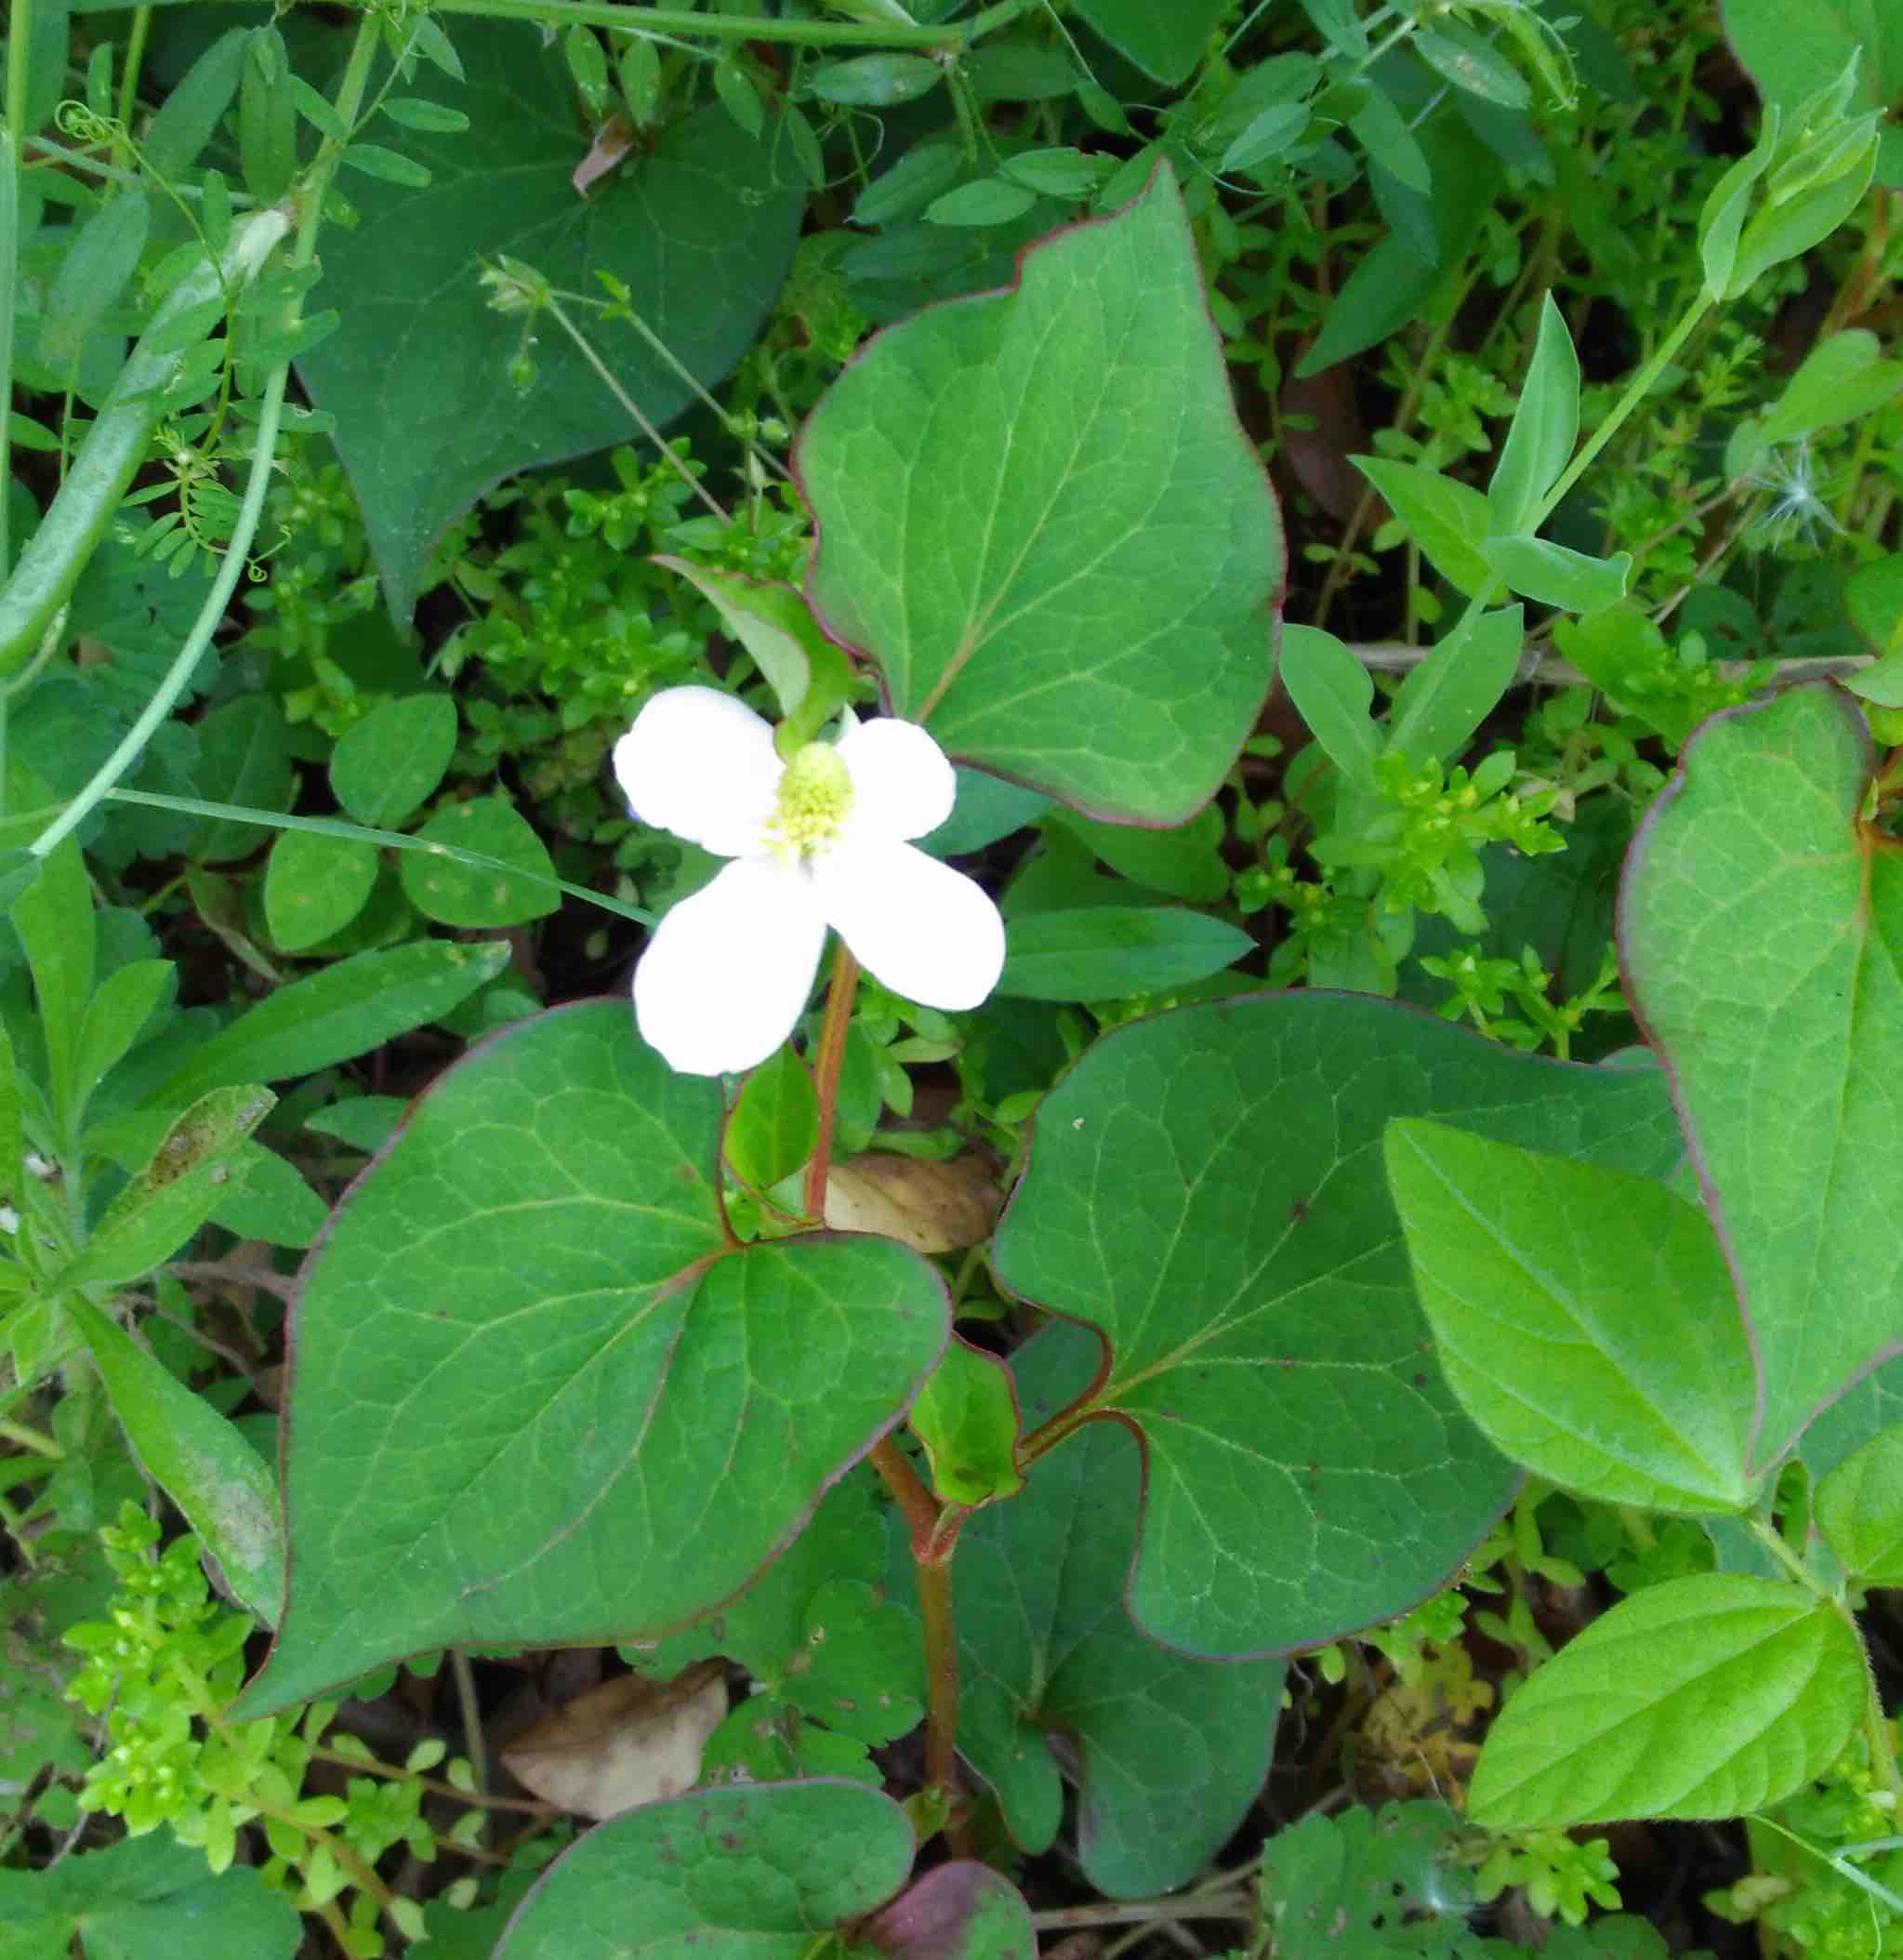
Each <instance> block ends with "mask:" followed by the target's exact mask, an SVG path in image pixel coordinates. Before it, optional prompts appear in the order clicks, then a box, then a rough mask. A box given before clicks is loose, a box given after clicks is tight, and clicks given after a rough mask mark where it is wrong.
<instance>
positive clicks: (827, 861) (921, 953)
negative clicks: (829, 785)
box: [813, 842, 1004, 1013]
mask: <svg viewBox="0 0 1903 1960" xmlns="http://www.w3.org/2000/svg"><path fill="white" fill-rule="evenodd" d="M813 885H814V888H815V889H816V890H817V892H818V894H819V898H820V903H821V905H822V907H824V908H825V912H826V921H827V923H828V924H830V925H831V926H832V927H833V928H834V929H835V930H836V931H837V932H838V934H839V937H840V938H841V939H843V940H844V941H845V942H846V944H847V946H848V947H851V949H852V957H853V958H854V959H855V960H858V962H859V963H860V965H861V966H863V967H864V968H865V969H866V972H867V973H870V974H871V975H872V976H873V978H874V979H876V980H878V981H879V983H880V984H881V985H882V986H885V987H891V988H892V992H893V993H895V994H903V995H904V996H905V999H906V1000H918V1001H921V1002H923V1004H924V1005H925V1006H927V1007H936V1008H942V1009H944V1010H945V1012H947V1013H955V1012H957V1011H958V1009H960V1008H966V1007H976V1006H977V1005H978V1003H979V1002H980V1001H981V1000H984V999H985V996H986V995H987V994H989V993H990V991H991V989H992V988H993V987H996V986H997V985H998V973H1000V972H1001V971H1002V969H1003V966H1004V920H1002V919H1001V918H999V917H998V907H996V906H995V905H993V904H992V902H991V900H990V898H989V897H988V896H987V895H986V894H985V888H984V887H983V886H982V885H980V884H978V883H976V882H974V881H972V880H971V879H969V878H967V877H966V876H965V874H964V873H963V872H962V871H955V870H953V869H952V867H950V866H949V865H942V864H940V863H939V861H938V860H937V859H936V858H935V857H928V856H927V855H926V854H925V853H924V852H923V851H920V850H918V849H917V848H916V847H915V846H913V845H911V844H906V843H898V842H889V843H854V844H851V845H845V846H842V847H841V848H840V849H839V850H838V851H835V852H834V853H833V854H831V855H830V856H829V857H824V858H821V859H819V860H818V861H817V862H816V863H815V864H814V866H813Z"/></svg>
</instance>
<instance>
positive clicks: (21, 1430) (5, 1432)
mask: <svg viewBox="0 0 1903 1960" xmlns="http://www.w3.org/2000/svg"><path fill="white" fill-rule="evenodd" d="M0 1441H6V1442H9V1443H18V1444H19V1445H20V1448H21V1449H22V1450H32V1451H33V1453H34V1455H36V1456H50V1457H53V1458H55V1459H56V1460H57V1459H62V1458H64V1456H65V1454H66V1452H65V1450H62V1449H60V1447H59V1444H58V1443H56V1442H55V1441H54V1440H53V1438H52V1437H49V1436H42V1435H41V1434H40V1432H39V1431H38V1430H37V1429H29V1428H28V1427H27V1425H26V1424H24V1423H15V1422H11V1421H7V1420H4V1419H0Z"/></svg>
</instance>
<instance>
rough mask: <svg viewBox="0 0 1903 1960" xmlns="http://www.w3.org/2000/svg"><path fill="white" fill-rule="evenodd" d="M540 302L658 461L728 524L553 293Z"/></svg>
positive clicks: (719, 509)
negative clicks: (626, 414) (645, 440)
mask: <svg viewBox="0 0 1903 1960" xmlns="http://www.w3.org/2000/svg"><path fill="white" fill-rule="evenodd" d="M542 303H543V305H544V306H545V307H547V308H548V311H549V312H550V313H551V314H553V315H554V318H555V324H556V325H558V326H559V327H560V328H561V329H562V332H563V333H564V334H566V335H567V336H568V338H570V339H571V340H573V341H574V342H575V346H576V347H578V348H579V349H580V350H581V357H582V359H583V360H584V361H586V362H587V363H588V365H589V366H590V367H592V368H593V369H594V371H595V374H596V376H597V377H599V379H600V381H601V386H602V387H603V388H605V389H606V390H607V391H608V392H609V393H610V394H611V395H613V396H614V397H615V400H616V401H617V402H618V403H620V404H621V406H622V407H623V408H624V409H625V410H626V411H627V412H628V416H629V417H631V418H632V419H633V421H634V423H635V425H636V427H638V428H639V429H640V430H641V433H642V434H643V435H644V436H646V437H647V439H648V441H649V442H651V443H652V444H654V447H655V448H656V449H657V450H658V451H659V452H660V454H661V457H662V458H663V459H664V460H665V461H667V463H669V464H671V465H672V466H673V468H674V470H675V472H676V474H677V475H679V476H680V478H681V481H682V482H683V483H685V484H686V485H687V487H688V488H689V489H690V490H692V491H693V492H694V495H695V496H696V497H699V498H700V500H701V502H702V503H704V504H705V505H706V506H707V509H708V510H711V511H712V512H713V513H714V515H715V516H716V517H717V518H719V519H720V522H721V523H723V524H730V523H733V519H732V518H731V517H730V516H729V515H728V514H727V512H726V511H725V510H721V508H720V505H719V504H718V503H717V502H716V501H715V499H714V497H713V495H712V493H711V492H710V491H709V490H708V489H707V485H706V484H705V483H702V482H701V480H700V479H699V478H698V477H697V476H695V475H694V471H693V470H690V469H689V468H688V467H687V465H686V464H685V463H683V462H682V461H681V458H680V457H678V456H676V455H675V454H674V451H673V449H672V448H671V447H670V446H669V444H667V441H666V439H665V438H664V437H663V436H662V434H661V431H660V430H658V429H656V428H655V427H654V424H653V422H651V421H650V420H649V419H648V418H647V417H646V416H645V415H643V414H642V413H641V407H640V405H639V404H637V403H636V401H635V399H634V397H633V396H632V395H630V394H629V393H628V391H627V390H626V389H625V388H623V387H622V385H621V383H620V382H619V381H617V380H616V379H615V377H614V375H613V374H611V373H610V372H609V370H608V367H607V364H606V363H605V362H603V361H602V359H601V355H600V354H598V353H597V352H596V351H594V349H593V348H592V347H590V346H589V345H588V338H587V336H586V335H584V334H583V332H582V330H581V329H580V328H579V327H578V326H576V325H575V322H574V321H573V320H571V319H570V318H569V317H568V315H567V314H566V313H565V312H564V311H562V302H561V300H559V299H558V298H556V297H555V296H554V294H553V293H549V294H548V295H547V297H546V298H544V299H543V302H542ZM643 331H645V329H643Z"/></svg>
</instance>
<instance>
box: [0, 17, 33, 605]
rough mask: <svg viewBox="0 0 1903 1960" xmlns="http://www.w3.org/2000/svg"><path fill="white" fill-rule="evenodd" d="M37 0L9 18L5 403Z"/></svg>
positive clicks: (5, 557) (1, 519)
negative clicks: (28, 88)
mask: <svg viewBox="0 0 1903 1960" xmlns="http://www.w3.org/2000/svg"><path fill="white" fill-rule="evenodd" d="M32 38H33V0H13V6H12V8H11V11H10V12H9V13H8V15H7V141H6V148H5V151H4V152H0V402H4V403H6V404H8V406H9V407H10V406H11V404H12V401H13V302H14V297H15V292H16V289H17V287H18V285H19V283H20V175H21V172H22V171H23V170H24V169H25V167H26V85H27V69H28V66H29V60H28V56H29V53H30V44H31V42H32ZM11 431H12V418H11V417H10V416H9V417H7V419H6V420H5V421H0V483H6V482H8V481H10V480H11V476H12V470H13V443H12V432H11ZM8 502H9V499H8V498H7V497H0V578H4V577H5V576H7V572H8V571H9V570H10V569H11V568H12V564H13V550H12V538H11V536H10V533H9V529H8V511H7V505H8Z"/></svg>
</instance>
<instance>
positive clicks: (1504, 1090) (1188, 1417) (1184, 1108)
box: [997, 992, 1682, 1655]
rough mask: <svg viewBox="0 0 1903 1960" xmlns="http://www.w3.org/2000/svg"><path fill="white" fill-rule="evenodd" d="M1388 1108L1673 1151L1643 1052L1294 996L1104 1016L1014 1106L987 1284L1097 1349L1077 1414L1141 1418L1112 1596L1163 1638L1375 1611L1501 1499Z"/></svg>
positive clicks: (1432, 1572) (1567, 1150) (1325, 1621)
mask: <svg viewBox="0 0 1903 1960" xmlns="http://www.w3.org/2000/svg"><path fill="white" fill-rule="evenodd" d="M1410 1115H1411V1116H1433V1117H1435V1118H1438V1119H1440V1120H1442V1121H1445V1122H1449V1123H1454V1124H1457V1125H1458V1126H1460V1128H1462V1129H1465V1130H1472V1131H1475V1132H1479V1133H1481V1134H1483V1135H1487V1136H1495V1137H1499V1138H1501V1139H1502V1140H1503V1141H1506V1142H1509V1143H1519V1144H1523V1145H1528V1146H1531V1145H1538V1146H1540V1147H1541V1148H1543V1149H1548V1150H1554V1151H1558V1152H1560V1153H1562V1154H1564V1155H1566V1156H1568V1157H1577V1158H1579V1159H1583V1160H1586V1161H1591V1162H1598V1163H1606V1164H1611V1165H1614V1166H1617V1167H1619V1168H1621V1169H1624V1170H1627V1171H1631V1172H1634V1173H1635V1174H1637V1175H1641V1176H1656V1175H1662V1174H1663V1173H1664V1172H1666V1171H1668V1170H1669V1169H1670V1168H1671V1166H1672V1162H1673V1161H1674V1159H1676V1157H1677V1156H1678V1154H1679V1151H1680V1149H1681V1147H1682V1146H1681V1144H1680V1140H1679V1136H1678V1130H1677V1125H1676V1123H1675V1122H1674V1121H1673V1119H1672V1111H1671V1106H1670V1104H1669V1102H1668V1099H1667V1096H1666V1093H1665V1084H1664V1081H1663V1079H1662V1078H1661V1076H1660V1075H1659V1072H1658V1071H1656V1070H1649V1069H1647V1070H1629V1069H1619V1070H1614V1069H1592V1068H1581V1067H1578V1066H1569V1065H1566V1064H1563V1063H1557V1062H1547V1061H1540V1060H1536V1059H1532V1058H1529V1057H1527V1056H1525V1055H1521V1054H1516V1053H1511V1052H1509V1051H1508V1050H1506V1049H1504V1048H1502V1047H1500V1046H1499V1045H1497V1044H1494V1043H1491V1042H1487V1041H1483V1040H1478V1039H1476V1038H1474V1037H1473V1036H1470V1035H1467V1034H1464V1033H1462V1032H1461V1031H1460V1030H1459V1029H1458V1028H1454V1027H1450V1026H1447V1023H1446V1022H1444V1021H1439V1020H1436V1019H1434V1018H1431V1017H1429V1016H1427V1015H1424V1014H1421V1013H1414V1012H1412V1011H1411V1010H1408V1009H1406V1008H1399V1007H1394V1006H1392V1005H1390V1004H1389V1003H1387V1002H1385V1001H1380V1000H1368V999H1366V998H1362V997H1357V996H1353V995H1333V994H1323V993H1307V992H1303V993H1292V994H1263V995H1255V996H1250V997H1245V998H1240V999H1233V1000H1223V1001H1218V1002H1211V1003H1209V1004H1208V1005H1204V1006H1196V1007H1186V1008H1182V1009H1179V1010H1177V1011H1176V1012H1174V1013H1166V1014H1159V1015H1157V1016H1156V1018H1155V1019H1153V1020H1148V1021H1141V1022H1137V1023H1133V1024H1131V1025H1130V1026H1126V1027H1122V1028H1118V1029H1117V1030H1116V1031H1115V1032H1113V1033H1111V1034H1109V1035H1106V1036H1105V1037H1104V1038H1103V1040H1100V1041H1099V1042H1097V1043H1096V1045H1095V1046H1094V1047H1092V1048H1090V1050H1088V1051H1087V1052H1086V1053H1085V1054H1084V1056H1083V1057H1082V1059H1081V1060H1080V1061H1079V1062H1078V1063H1077V1065H1076V1066H1075V1067H1073V1068H1072V1069H1071V1071H1070V1073H1069V1074H1068V1075H1066V1076H1065V1077H1064V1079H1063V1080H1062V1081H1060V1082H1059V1084H1058V1085H1057V1087H1056V1088H1055V1089H1054V1090H1053V1091H1052V1092H1051V1094H1050V1095H1049V1096H1047V1097H1046V1098H1045V1101H1044V1103H1043V1105H1042V1106H1040V1108H1039V1110H1038V1112H1037V1128H1036V1132H1035V1133H1034V1136H1033V1139H1032V1146H1031V1152H1030V1162H1029V1165H1028V1167H1027V1169H1026V1172H1025V1174H1024V1180H1023V1182H1022V1183H1021V1184H1020V1185H1019V1186H1018V1188H1017V1191H1016V1194H1015V1195H1014V1197H1013V1198H1012V1200H1011V1207H1010V1210H1009V1211H1008V1212H1006V1214H1005V1217H1004V1221H1003V1223H1002V1225H1000V1226H999V1228H998V1241H997V1262H998V1275H999V1277H1000V1278H1001V1279H1002V1280H1003V1281H1004V1283H1005V1284H1006V1285H1008V1286H1009V1287H1010V1288H1011V1290H1012V1291H1014V1292H1016V1293H1019V1294H1021V1295H1023V1296H1024V1298H1026V1299H1028V1300H1033V1301H1035V1302H1036V1303H1037V1304H1039V1305H1040V1306H1046V1307H1049V1308H1051V1310H1052V1311H1053V1312H1056V1313H1060V1314H1064V1315H1065V1316H1067V1317H1069V1318H1073V1319H1077V1320H1080V1321H1084V1322H1087V1323H1089V1324H1090V1325H1091V1326H1094V1327H1096V1328H1098V1329H1100V1330H1101V1331H1103V1334H1104V1335H1105V1337H1106V1338H1107V1339H1108V1341H1109V1343H1110V1347H1111V1362H1110V1371H1109V1374H1108V1377H1107V1379H1106V1380H1105V1381H1104V1383H1103V1385H1102V1386H1101V1387H1100V1388H1098V1389H1097V1390H1096V1391H1095V1392H1094V1393H1093V1395H1092V1396H1091V1397H1090V1400H1089V1402H1088V1403H1087V1404H1086V1405H1085V1406H1086V1407H1087V1408H1088V1409H1090V1410H1104V1411H1112V1410H1114V1411H1116V1412H1117V1413H1120V1414H1121V1415H1123V1416H1124V1417H1125V1419H1126V1420H1127V1421H1129V1422H1130V1424H1133V1425H1134V1426H1135V1427H1136V1428H1137V1430H1138V1431H1139V1432H1140V1434H1141V1435H1142V1437H1143V1446H1144V1451H1145V1456H1146V1459H1147V1473H1148V1474H1147V1490H1146V1494H1145V1500H1144V1512H1143V1536H1142V1542H1141V1545H1140V1549H1139V1551H1138V1554H1137V1561H1136V1567H1135V1570H1134V1573H1133V1575H1132V1578H1131V1581H1130V1606H1131V1609H1132V1611H1133V1612H1134V1613H1135V1615H1136V1617H1137V1620H1138V1622H1140V1623H1141V1624H1142V1625H1143V1627H1144V1628H1145V1630H1146V1631H1148V1632H1149V1633H1150V1634H1152V1635H1153V1636H1156V1638H1158V1639H1161V1640H1164V1641H1167V1642H1168V1643H1169V1644H1170V1646H1172V1647H1176V1648H1180V1649H1183V1650H1184V1651H1185V1652H1190V1653H1202V1654H1224V1655H1249V1654H1262V1653H1272V1652H1277V1651H1286V1650H1288V1649H1292V1648H1297V1647H1302V1646H1308V1645H1312V1644H1314V1643H1315V1642H1316V1641H1319V1640H1323V1639H1327V1638H1328V1637H1329V1636H1331V1635H1333V1634H1335V1633H1337V1632H1339V1631H1341V1629H1342V1628H1344V1627H1351V1626H1361V1625H1366V1624H1368V1622H1372V1621H1377V1620H1384V1619H1389V1618H1392V1617H1393V1616H1394V1615H1395V1614H1396V1613H1400V1612H1403V1611H1405V1610H1406V1609H1407V1608H1408V1607H1409V1606H1411V1605H1413V1604H1414V1603H1415V1602H1416V1601H1418V1600H1419V1599H1421V1598H1422V1597H1423V1596H1425V1595H1427V1594H1428V1593H1430V1592H1432V1591H1433V1590H1434V1588H1435V1587H1436V1586H1437V1585H1439V1584H1440V1583H1443V1582H1444V1580H1445V1579H1446V1577H1447V1573H1448V1572H1449V1571H1450V1570H1452V1569H1453V1568H1454V1567H1455V1566H1456V1565H1457V1564H1458V1563H1459V1562H1460V1559H1461V1558H1462V1557H1464V1556H1466V1554H1467V1553H1468V1552H1469V1551H1471V1550H1472V1548H1473V1546H1474V1543H1476V1542H1477V1541H1478V1539H1479V1538H1480V1537H1481V1536H1482V1534H1483V1533H1484V1532H1485V1531H1486V1530H1487V1527H1488V1525H1489V1524H1490V1523H1491V1522H1492V1520H1493V1519H1494V1517H1496V1516H1498V1515H1499V1512H1500V1507H1501V1506H1502V1505H1503V1504H1504V1503H1506V1502H1507V1499H1508V1497H1509V1495H1510V1494H1511V1492H1512V1490H1513V1481H1514V1477H1515V1472H1514V1471H1513V1468H1512V1467H1511V1466H1510V1465H1509V1464H1508V1463H1506V1462H1505V1461H1504V1459H1502V1458H1501V1457H1500V1455H1499V1454H1498V1453H1497V1452H1496V1451H1495V1450H1494V1449H1493V1448H1492V1446H1491V1445H1490V1444H1488V1443H1487V1440H1486V1438H1485V1437H1482V1436H1481V1435H1480V1433H1479V1432H1478V1431H1477V1430H1476V1429H1475V1428H1474V1426H1473V1424H1471V1423H1470V1422H1469V1421H1468V1420H1467V1418H1466V1417H1465V1416H1464V1415H1463V1414H1462V1413H1461V1411H1460V1408H1459V1405H1458V1404H1457V1403H1456V1402H1455V1400H1454V1397H1453V1396H1452V1395H1451V1394H1450V1393H1449V1391H1448V1389H1447V1384H1445V1383H1444V1382H1443V1381H1442V1379H1441V1377H1440V1373H1439V1370H1438V1369H1437V1367H1436V1366H1435V1364H1434V1357H1433V1350H1432V1344H1431V1342H1430V1339H1429V1335H1428V1330H1427V1325H1426V1322H1425V1320H1424V1319H1423V1318H1422V1317H1421V1311H1420V1308H1419V1307H1418V1306H1417V1305H1416V1304H1415V1302H1414V1296H1413V1289H1412V1286H1411V1284H1410V1281H1409V1276H1408V1272H1407V1252H1406V1248H1405V1246H1404V1244H1403V1242H1402V1239H1401V1232H1400V1224H1399V1221H1398V1219H1397V1218H1396V1217H1395V1215H1394V1206H1393V1203H1392V1201H1391V1200H1390V1199H1389V1197H1388V1191H1387V1178H1386V1173H1385V1171H1384V1169H1383V1166H1382V1162H1381V1132H1382V1131H1383V1129H1384V1128H1385V1127H1386V1124H1387V1122H1388V1119H1389V1118H1391V1117H1394V1116H1410Z"/></svg>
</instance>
